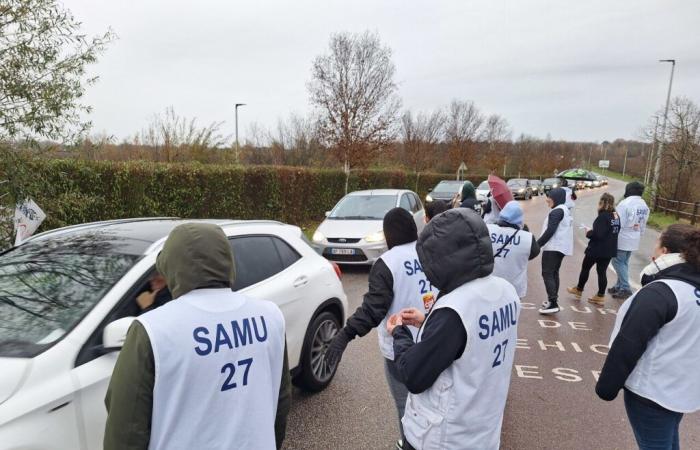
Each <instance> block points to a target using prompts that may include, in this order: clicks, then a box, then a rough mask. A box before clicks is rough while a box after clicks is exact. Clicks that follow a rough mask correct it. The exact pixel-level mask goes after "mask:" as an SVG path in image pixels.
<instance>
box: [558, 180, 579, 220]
mask: <svg viewBox="0 0 700 450" xmlns="http://www.w3.org/2000/svg"><path fill="white" fill-rule="evenodd" d="M570 184H573V185H574V188H575V187H576V183H575V182H574V183H572V182H570V181H569V180H567V179H566V178H562V179H561V187H562V189H564V190H565V191H566V202H565V203H564V204H565V205H566V207H567V208H568V209H569V214H571V215H572V216H573V215H574V208H575V207H576V203H575V201H576V198H577V197H576V192H575V191H574V188H572V187H571V186H569V185H570Z"/></svg>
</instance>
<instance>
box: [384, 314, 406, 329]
mask: <svg viewBox="0 0 700 450" xmlns="http://www.w3.org/2000/svg"><path fill="white" fill-rule="evenodd" d="M401 325H403V321H402V320H401V313H398V314H392V315H391V317H389V320H387V321H386V330H387V331H388V332H389V334H394V329H395V328H396V327H400V326H401Z"/></svg>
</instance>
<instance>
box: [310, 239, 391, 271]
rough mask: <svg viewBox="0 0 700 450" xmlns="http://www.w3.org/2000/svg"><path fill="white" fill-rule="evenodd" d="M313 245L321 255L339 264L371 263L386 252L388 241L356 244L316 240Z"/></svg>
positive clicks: (360, 264)
mask: <svg viewBox="0 0 700 450" xmlns="http://www.w3.org/2000/svg"><path fill="white" fill-rule="evenodd" d="M313 247H314V249H315V250H316V252H318V254H319V255H321V256H323V257H324V258H326V259H327V260H329V261H333V262H335V263H338V264H350V265H359V266H362V265H369V266H371V265H372V264H374V263H375V262H376V261H377V259H379V257H380V256H382V254H383V253H384V252H386V250H387V247H386V242H380V243H376V244H374V243H372V244H370V243H365V242H358V243H356V244H336V243H332V242H314V243H313ZM333 250H341V251H343V252H347V251H349V250H352V252H353V253H352V254H336V253H334V251H333Z"/></svg>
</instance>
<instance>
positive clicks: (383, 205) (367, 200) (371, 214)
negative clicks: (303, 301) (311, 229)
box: [312, 189, 425, 265]
mask: <svg viewBox="0 0 700 450" xmlns="http://www.w3.org/2000/svg"><path fill="white" fill-rule="evenodd" d="M395 207H401V208H404V209H405V210H406V211H408V212H410V213H411V214H412V215H413V219H414V220H415V222H416V227H417V228H418V232H419V233H420V232H421V230H422V229H423V227H424V226H425V211H424V210H423V204H422V203H421V201H420V199H419V198H418V195H416V193H415V192H412V191H407V190H401V189H375V190H371V191H357V192H352V193H350V194H348V195H346V196H345V197H343V198H342V199H341V200H340V201H339V202H338V204H336V205H335V207H334V208H333V209H332V210H331V211H329V212H328V213H326V220H324V221H323V222H322V223H321V225H319V227H318V229H317V230H316V232H315V233H314V235H313V238H312V241H313V246H314V247H315V248H316V250H317V251H318V252H319V253H320V254H321V255H323V256H324V257H325V258H327V259H329V260H331V261H335V262H337V263H342V264H370V265H371V264H374V262H375V261H376V260H377V259H378V258H379V257H380V256H381V255H382V253H384V252H385V251H386V249H387V246H386V240H385V239H384V231H383V230H382V221H383V220H384V215H385V214H386V213H387V212H388V211H389V210H390V209H392V208H395Z"/></svg>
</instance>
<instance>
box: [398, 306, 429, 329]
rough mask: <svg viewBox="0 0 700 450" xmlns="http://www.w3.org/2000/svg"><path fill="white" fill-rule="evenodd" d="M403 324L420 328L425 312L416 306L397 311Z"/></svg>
mask: <svg viewBox="0 0 700 450" xmlns="http://www.w3.org/2000/svg"><path fill="white" fill-rule="evenodd" d="M399 314H400V315H401V321H402V322H403V324H404V325H410V326H413V327H416V328H420V326H421V325H422V324H423V321H424V320H425V314H423V311H421V310H420V309H418V308H405V309H402V310H401V312H400V313H399Z"/></svg>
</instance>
